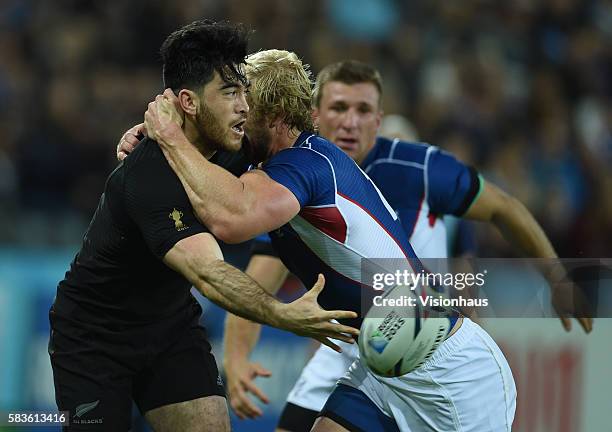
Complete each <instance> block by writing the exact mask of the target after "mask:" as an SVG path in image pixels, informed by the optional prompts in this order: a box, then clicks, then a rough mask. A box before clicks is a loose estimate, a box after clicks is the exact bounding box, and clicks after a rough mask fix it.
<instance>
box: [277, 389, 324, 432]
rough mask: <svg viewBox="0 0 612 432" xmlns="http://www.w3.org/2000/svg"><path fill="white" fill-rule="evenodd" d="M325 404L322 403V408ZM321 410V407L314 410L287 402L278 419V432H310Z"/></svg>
mask: <svg viewBox="0 0 612 432" xmlns="http://www.w3.org/2000/svg"><path fill="white" fill-rule="evenodd" d="M330 393H331V392H330ZM325 399H327V397H326V398H325ZM324 404H325V403H323V405H324ZM323 405H321V408H322V407H323ZM319 411H320V409H319V410H317V411H314V410H310V409H307V408H304V407H301V406H299V405H295V404H292V403H291V402H287V403H286V404H285V407H284V408H283V412H282V413H281V416H280V419H279V420H278V425H277V427H276V432H309V431H310V429H312V426H313V425H314V423H315V421H316V420H317V416H318V415H319Z"/></svg>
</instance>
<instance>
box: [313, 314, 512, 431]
mask: <svg viewBox="0 0 612 432" xmlns="http://www.w3.org/2000/svg"><path fill="white" fill-rule="evenodd" d="M325 367H326V368H330V369H331V367H332V365H331V364H328V365H326V366H325ZM334 367H335V366H334ZM339 384H344V385H347V386H350V387H353V388H355V389H358V390H359V391H360V392H362V393H363V394H365V396H367V398H368V399H369V401H367V400H366V402H365V403H364V407H363V409H364V410H366V409H367V407H366V405H367V404H370V405H371V402H373V404H374V405H375V406H376V407H377V408H378V409H379V410H380V411H381V412H382V413H383V414H385V416H387V417H389V418H392V419H393V420H395V423H396V424H397V426H398V428H399V430H400V431H414V432H423V431H445V432H451V431H462V432H468V431H474V432H488V431H510V430H511V426H512V421H513V419H514V412H515V409H516V387H515V384H514V379H513V378H512V372H511V371H510V367H509V366H508V362H507V361H506V359H505V358H504V355H503V354H502V352H501V351H500V349H499V347H498V346H497V344H496V343H495V342H494V341H493V339H491V337H490V336H489V335H488V334H487V332H485V331H484V330H483V329H482V328H481V327H480V326H479V325H478V324H476V323H474V322H472V321H471V320H469V319H467V318H465V319H464V320H463V324H462V325H461V327H460V328H459V330H457V332H456V333H455V334H454V335H453V336H451V337H450V338H448V339H447V340H445V341H444V342H443V343H442V344H441V345H440V347H439V348H438V349H437V350H436V352H435V353H434V354H433V355H432V357H431V358H430V359H429V360H428V361H427V362H425V363H424V364H423V365H422V366H421V367H420V368H419V369H416V370H414V371H412V372H410V373H409V374H406V375H404V376H401V377H398V378H383V377H379V376H377V375H375V374H373V373H372V372H370V370H369V369H368V368H367V366H366V365H365V364H363V363H362V362H361V360H360V359H357V360H356V361H355V362H354V363H353V365H352V366H351V367H350V369H349V371H348V373H347V374H346V375H345V376H344V377H343V378H341V379H340V381H339ZM342 387H343V386H342V385H340V388H338V389H336V391H335V392H334V397H332V398H330V403H329V404H328V405H326V406H325V409H324V410H323V411H324V413H325V412H326V411H328V410H329V411H330V415H328V416H329V417H332V418H338V417H340V418H345V419H346V420H347V422H348V423H350V424H353V425H355V426H357V427H360V428H362V429H363V430H381V431H382V430H392V429H389V428H388V427H382V426H381V425H382V424H372V423H369V424H367V425H366V424H355V423H354V422H352V421H351V418H352V417H353V418H354V414H353V413H354V412H355V411H356V410H360V407H358V406H355V405H356V404H355V402H354V401H351V402H350V404H349V403H346V404H344V407H345V408H343V404H342V403H339V404H338V403H332V402H331V401H332V399H334V398H335V399H336V402H338V399H340V400H341V399H342V397H343V396H342V393H343V392H342V391H341V388H342ZM364 399H365V398H364ZM334 410H335V411H334ZM367 418H368V419H371V418H372V416H367ZM364 421H365V420H364ZM368 421H370V420H368ZM393 430H398V429H395V428H393Z"/></svg>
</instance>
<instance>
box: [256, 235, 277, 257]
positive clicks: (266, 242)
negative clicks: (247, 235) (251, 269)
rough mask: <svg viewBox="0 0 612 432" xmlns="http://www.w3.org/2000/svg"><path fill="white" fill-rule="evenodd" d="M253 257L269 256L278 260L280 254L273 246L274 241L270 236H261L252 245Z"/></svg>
mask: <svg viewBox="0 0 612 432" xmlns="http://www.w3.org/2000/svg"><path fill="white" fill-rule="evenodd" d="M253 255H269V256H272V257H276V258H278V253H277V252H276V249H274V247H273V246H272V241H271V240H270V236H269V235H268V234H261V235H260V236H259V237H256V238H255V240H253V243H252V244H251V256H253Z"/></svg>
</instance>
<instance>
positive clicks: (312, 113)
mask: <svg viewBox="0 0 612 432" xmlns="http://www.w3.org/2000/svg"><path fill="white" fill-rule="evenodd" d="M310 117H311V118H312V124H313V125H314V128H315V129H319V108H317V107H312V111H310Z"/></svg>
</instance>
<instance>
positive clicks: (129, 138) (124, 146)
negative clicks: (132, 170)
mask: <svg viewBox="0 0 612 432" xmlns="http://www.w3.org/2000/svg"><path fill="white" fill-rule="evenodd" d="M143 135H145V127H144V123H139V124H137V125H135V126H132V127H131V128H129V129H128V130H127V131H126V132H125V133H124V134H123V136H122V137H121V139H120V140H119V144H117V159H118V160H120V161H122V160H123V159H125V158H126V157H127V155H129V154H130V153H132V152H133V151H134V149H135V148H136V146H137V145H138V143H139V142H140V138H139V137H142V136H143Z"/></svg>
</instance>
